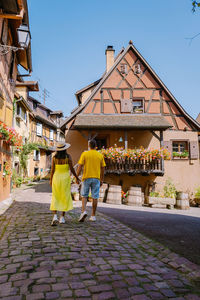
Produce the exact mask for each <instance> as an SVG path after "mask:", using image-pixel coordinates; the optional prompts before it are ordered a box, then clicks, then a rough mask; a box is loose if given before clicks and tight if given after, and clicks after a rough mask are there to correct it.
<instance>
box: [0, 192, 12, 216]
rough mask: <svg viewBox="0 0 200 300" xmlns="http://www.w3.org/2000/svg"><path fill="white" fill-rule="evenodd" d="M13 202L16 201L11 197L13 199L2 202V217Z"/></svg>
mask: <svg viewBox="0 0 200 300" xmlns="http://www.w3.org/2000/svg"><path fill="white" fill-rule="evenodd" d="M13 201H14V199H12V195H11V197H9V198H7V199H5V200H3V201H1V202H0V215H3V214H4V213H5V211H6V210H7V209H8V208H9V207H10V206H11V204H12V203H13Z"/></svg>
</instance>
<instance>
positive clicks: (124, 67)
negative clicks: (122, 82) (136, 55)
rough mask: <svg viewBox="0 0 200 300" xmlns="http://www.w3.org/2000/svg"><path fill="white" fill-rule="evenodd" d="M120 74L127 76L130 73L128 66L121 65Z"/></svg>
mask: <svg viewBox="0 0 200 300" xmlns="http://www.w3.org/2000/svg"><path fill="white" fill-rule="evenodd" d="M120 72H121V73H122V74H127V73H128V72H127V64H121V65H120Z"/></svg>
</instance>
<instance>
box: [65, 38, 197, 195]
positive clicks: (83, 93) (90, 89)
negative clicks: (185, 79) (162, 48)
mask: <svg viewBox="0 0 200 300" xmlns="http://www.w3.org/2000/svg"><path fill="white" fill-rule="evenodd" d="M106 61H107V64H106V72H105V73H104V75H103V76H102V78H101V79H100V80H98V81H96V82H95V83H93V84H91V85H89V86H87V87H86V88H83V89H81V90H80V91H78V92H77V93H76V98H77V100H78V104H79V107H78V108H76V109H75V110H74V111H73V113H72V114H71V116H70V117H69V118H68V119H67V120H66V121H65V122H64V123H63V125H62V128H64V127H66V141H67V142H69V143H71V144H72V147H71V148H70V152H71V154H72V157H73V160H74V162H75V163H76V162H77V160H78V157H79V156H80V153H81V151H83V150H86V149H87V143H88V139H90V138H91V137H93V138H95V139H96V141H97V144H98V146H99V148H101V147H102V146H104V147H111V146H114V145H115V144H117V146H120V147H121V146H122V147H125V148H132V149H134V148H139V147H141V146H142V147H144V148H147V149H152V148H154V149H155V148H156V149H160V148H161V147H164V148H167V149H168V150H169V151H170V153H171V157H172V158H171V160H170V161H165V162H164V164H163V163H162V164H161V167H160V169H159V170H158V172H148V173H146V174H144V172H142V171H141V172H137V174H135V176H133V177H130V176H128V172H125V171H123V172H121V174H120V176H115V175H114V172H113V174H112V172H110V170H107V171H109V172H107V176H106V178H105V180H106V181H107V182H108V183H115V184H119V183H121V184H122V185H123V187H124V188H125V189H126V188H127V187H129V186H131V185H134V184H140V185H142V188H143V190H145V188H146V186H147V184H148V182H151V183H152V182H154V183H155V182H156V183H157V184H158V189H159V187H161V185H162V184H163V183H164V182H165V179H167V178H168V177H171V178H172V179H173V181H174V183H175V185H176V186H177V188H178V189H181V190H190V191H192V190H193V189H194V188H195V187H196V185H198V184H199V182H198V179H196V181H195V180H194V178H198V176H199V174H200V167H199V146H198V131H199V129H200V126H199V124H198V123H197V122H196V121H195V120H194V119H192V117H191V116H189V115H188V114H187V112H186V111H185V110H184V109H183V107H182V106H181V105H180V104H179V103H178V101H177V100H176V99H175V97H174V96H173V95H172V94H171V92H170V91H169V90H168V89H167V87H166V86H165V85H164V83H163V82H162V81H161V80H160V78H159V77H158V76H157V74H156V73H155V72H154V70H153V69H152V68H151V66H150V65H149V64H148V63H147V62H146V60H145V59H144V58H143V57H142V55H141V54H140V53H139V52H138V51H137V49H136V48H135V47H134V46H133V44H132V42H131V41H130V43H129V45H128V47H127V48H126V49H122V50H121V51H120V53H119V54H118V56H117V57H116V58H114V50H113V47H112V46H108V48H107V49H106ZM77 145H78V146H77ZM184 151H185V152H188V153H189V156H188V157H187V159H185V160H181V159H179V160H177V157H175V153H176V152H184ZM173 154H174V155H173ZM174 170H176V172H174ZM190 172H191V174H193V176H192V178H191V181H190V180H189V179H188V173H190ZM108 173H109V174H108ZM184 174H185V175H184ZM132 175H133V174H132ZM142 175H148V176H147V177H144V176H142ZM160 175H162V177H160Z"/></svg>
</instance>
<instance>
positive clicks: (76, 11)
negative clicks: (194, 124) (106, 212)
mask: <svg viewBox="0 0 200 300" xmlns="http://www.w3.org/2000/svg"><path fill="white" fill-rule="evenodd" d="M27 1H28V7H29V22H30V31H31V37H32V40H31V47H32V64H33V73H32V77H31V78H29V79H30V80H38V81H39V85H40V92H39V93H37V92H34V93H32V96H33V97H35V98H36V99H38V100H39V101H41V102H42V103H43V101H44V97H43V95H44V89H46V102H45V105H46V106H48V107H49V108H50V109H52V110H62V111H63V112H64V116H69V115H70V113H71V111H72V110H73V109H74V108H75V107H76V106H77V100H76V98H75V95H74V94H75V92H76V91H78V90H80V89H81V88H83V87H84V86H86V85H88V84H90V83H92V82H94V81H96V80H98V79H99V78H100V77H101V76H102V74H103V73H104V71H105V67H106V65H105V63H106V58H105V49H106V47H107V46H108V45H112V46H113V47H114V49H115V54H116V55H117V54H118V52H119V51H120V50H121V48H122V47H125V48H126V47H127V45H128V42H129V40H132V41H133V44H134V46H135V47H136V48H137V49H138V51H139V52H140V53H141V55H142V56H143V57H144V58H145V59H146V60H147V62H148V63H149V64H150V66H151V67H152V68H153V70H154V71H155V72H156V74H157V75H158V76H159V77H160V79H161V80H162V81H163V82H164V84H165V85H166V86H167V87H168V89H169V90H170V91H171V93H172V94H173V95H174V96H175V98H176V99H177V100H178V102H179V103H180V104H181V105H182V106H183V108H184V109H185V110H186V111H187V112H188V113H189V114H190V115H191V116H192V117H193V118H194V119H196V117H197V115H198V113H199V112H200V105H199V103H200V91H199V89H200V59H199V49H200V35H199V36H197V37H196V38H194V39H193V40H190V39H188V38H191V37H194V36H195V35H197V34H198V33H199V32H200V9H199V10H197V11H196V13H192V11H191V9H192V5H191V0H167V1H164V0H142V1H141V0H123V1H122V0H109V1H108V0H56V1H55V0H27ZM24 78H25V80H27V77H24Z"/></svg>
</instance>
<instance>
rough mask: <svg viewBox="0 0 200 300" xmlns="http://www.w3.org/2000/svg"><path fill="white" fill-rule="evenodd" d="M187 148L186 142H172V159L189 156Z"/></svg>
mask: <svg viewBox="0 0 200 300" xmlns="http://www.w3.org/2000/svg"><path fill="white" fill-rule="evenodd" d="M188 149H189V147H188V142H187V141H173V142H172V154H173V158H176V157H178V158H179V157H182V158H188V156H189V150H188Z"/></svg>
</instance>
